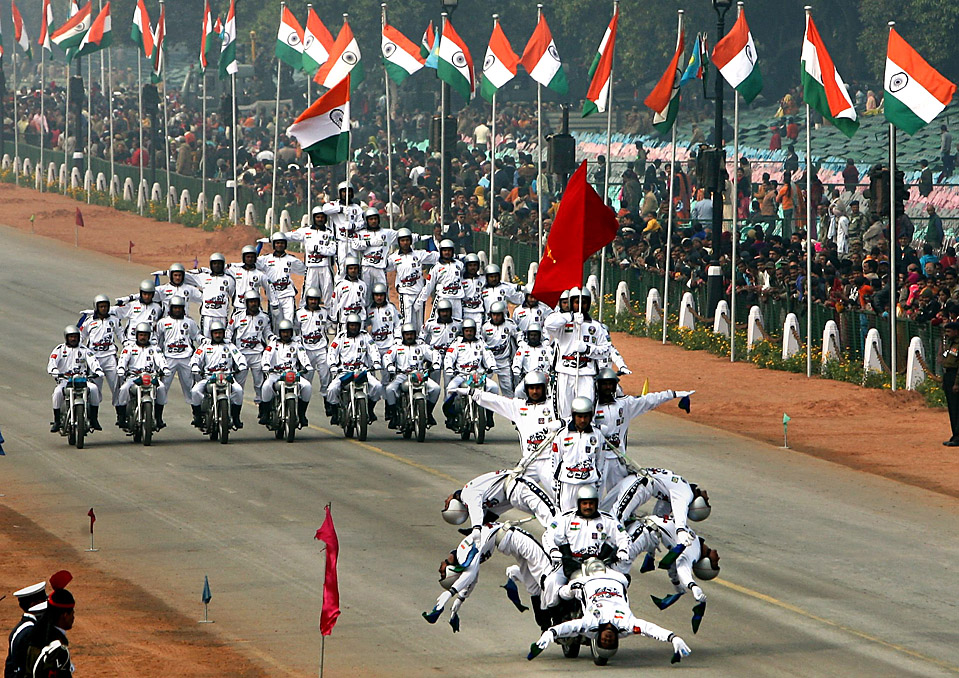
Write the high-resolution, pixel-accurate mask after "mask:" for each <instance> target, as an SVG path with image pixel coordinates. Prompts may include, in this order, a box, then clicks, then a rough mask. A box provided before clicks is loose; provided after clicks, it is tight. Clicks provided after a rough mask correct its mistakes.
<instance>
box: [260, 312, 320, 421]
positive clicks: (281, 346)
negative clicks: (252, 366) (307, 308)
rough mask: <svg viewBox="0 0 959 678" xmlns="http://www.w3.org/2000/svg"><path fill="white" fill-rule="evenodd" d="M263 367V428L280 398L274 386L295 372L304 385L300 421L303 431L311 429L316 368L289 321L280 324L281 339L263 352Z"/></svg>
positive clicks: (282, 321)
mask: <svg viewBox="0 0 959 678" xmlns="http://www.w3.org/2000/svg"><path fill="white" fill-rule="evenodd" d="M260 364H261V369H262V370H263V376H264V379H263V386H262V387H261V388H260V402H262V403H263V406H262V408H261V409H260V418H259V422H260V423H261V424H266V423H267V417H268V416H269V411H270V403H271V402H273V396H274V395H276V393H275V391H274V390H273V387H274V385H275V384H276V382H278V381H279V380H280V379H283V377H284V375H285V374H286V373H287V372H290V371H293V372H296V373H297V377H296V378H297V382H298V383H299V385H300V400H299V402H298V403H297V413H296V414H297V419H298V421H299V423H300V426H301V427H303V426H308V425H309V421H308V420H307V418H306V408H307V407H308V406H309V404H310V398H311V397H312V396H313V384H312V383H310V376H311V373H312V370H313V366H312V365H311V363H310V357H309V356H308V355H307V354H306V349H304V348H303V344H301V343H300V342H299V341H298V340H297V339H294V337H293V323H292V322H290V321H289V320H281V321H280V324H279V326H278V327H277V336H275V337H273V338H272V339H270V343H269V344H267V346H266V348H265V349H264V350H263V357H262V358H261V362H260Z"/></svg>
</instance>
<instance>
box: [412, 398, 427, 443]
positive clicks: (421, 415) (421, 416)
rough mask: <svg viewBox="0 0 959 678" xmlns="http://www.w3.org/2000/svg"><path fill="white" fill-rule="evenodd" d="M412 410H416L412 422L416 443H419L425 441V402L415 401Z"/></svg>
mask: <svg viewBox="0 0 959 678" xmlns="http://www.w3.org/2000/svg"><path fill="white" fill-rule="evenodd" d="M414 409H415V410H416V418H415V419H414V420H413V423H414V425H415V426H416V442H418V443H421V442H423V441H424V440H426V401H425V400H417V401H416V407H415V408H414Z"/></svg>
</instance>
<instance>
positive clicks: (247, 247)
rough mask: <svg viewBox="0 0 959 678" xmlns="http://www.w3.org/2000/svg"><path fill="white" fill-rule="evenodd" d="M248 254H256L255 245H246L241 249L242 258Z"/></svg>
mask: <svg viewBox="0 0 959 678" xmlns="http://www.w3.org/2000/svg"><path fill="white" fill-rule="evenodd" d="M247 254H256V248H255V247H254V246H253V245H244V246H243V249H242V250H240V257H241V258H242V257H243V256H245V255H247Z"/></svg>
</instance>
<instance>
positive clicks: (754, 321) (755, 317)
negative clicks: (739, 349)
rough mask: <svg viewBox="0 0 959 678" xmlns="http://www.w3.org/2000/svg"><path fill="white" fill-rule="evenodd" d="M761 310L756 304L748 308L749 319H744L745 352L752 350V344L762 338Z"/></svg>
mask: <svg viewBox="0 0 959 678" xmlns="http://www.w3.org/2000/svg"><path fill="white" fill-rule="evenodd" d="M763 327H765V326H764V325H763V312H762V311H761V310H760V308H759V307H758V306H753V307H751V308H750V309H749V320H747V321H746V352H747V353H748V352H749V351H751V350H753V346H755V345H756V344H757V343H759V342H760V341H762V340H763V338H764V337H763Z"/></svg>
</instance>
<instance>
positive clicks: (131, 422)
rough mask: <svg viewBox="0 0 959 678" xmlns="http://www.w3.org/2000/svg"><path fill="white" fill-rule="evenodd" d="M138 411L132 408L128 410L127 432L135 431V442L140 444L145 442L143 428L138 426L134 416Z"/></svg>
mask: <svg viewBox="0 0 959 678" xmlns="http://www.w3.org/2000/svg"><path fill="white" fill-rule="evenodd" d="M135 414H136V410H135V409H133V408H132V407H131V408H130V409H127V427H128V428H127V430H131V429H132V431H133V442H135V443H137V444H139V443H140V442H142V441H143V429H142V428H141V426H139V425H137V418H136V417H135V416H134V415H135Z"/></svg>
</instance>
